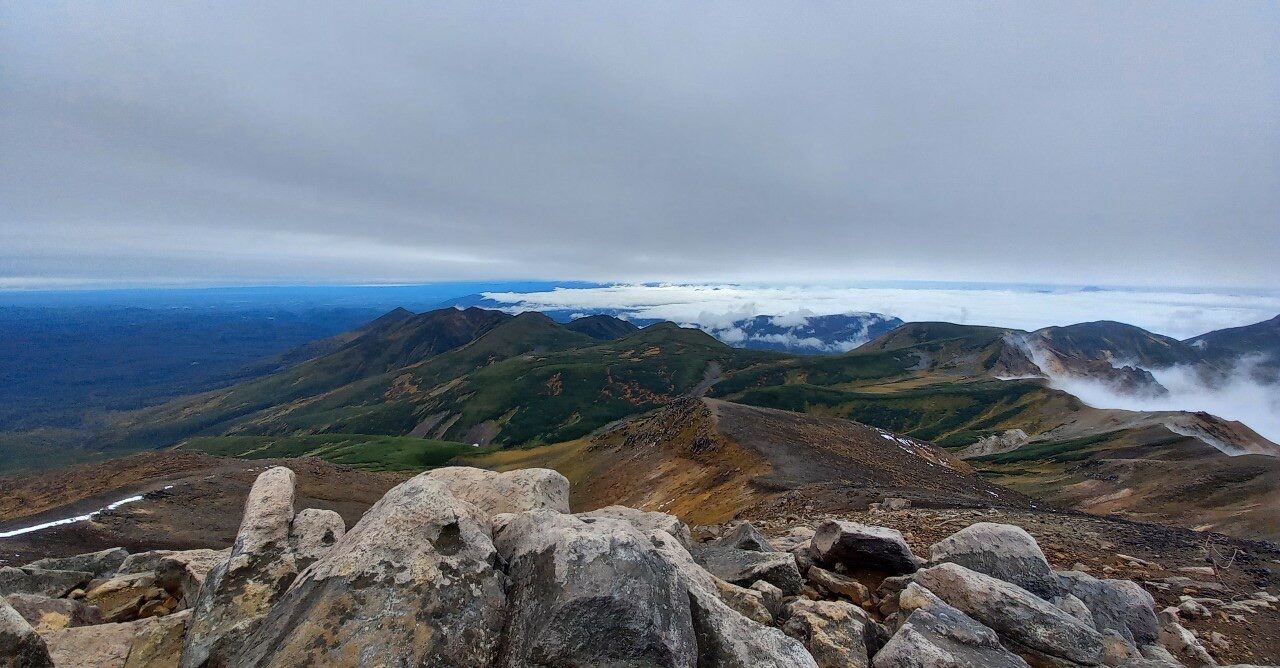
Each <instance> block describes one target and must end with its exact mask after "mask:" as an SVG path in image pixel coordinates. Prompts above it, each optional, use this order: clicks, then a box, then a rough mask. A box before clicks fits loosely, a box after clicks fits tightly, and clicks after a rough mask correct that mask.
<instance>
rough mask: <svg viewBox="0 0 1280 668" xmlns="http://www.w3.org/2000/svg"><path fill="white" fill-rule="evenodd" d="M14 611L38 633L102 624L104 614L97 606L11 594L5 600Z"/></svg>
mask: <svg viewBox="0 0 1280 668" xmlns="http://www.w3.org/2000/svg"><path fill="white" fill-rule="evenodd" d="M4 600H5V601H7V602H8V603H9V605H11V606H13V609H14V610H16V611H17V612H18V614H20V615H22V618H23V619H25V620H27V623H28V624H31V626H32V627H33V628H35V630H36V632H37V633H43V632H45V631H53V630H55V629H65V628H68V627H72V626H90V625H93V624H101V623H102V612H101V611H99V610H98V608H97V606H93V605H86V604H85V603H84V602H83V601H75V600H72V599H69V598H49V597H48V596H39V595H37V594H9V595H8V596H6V597H5V598H4Z"/></svg>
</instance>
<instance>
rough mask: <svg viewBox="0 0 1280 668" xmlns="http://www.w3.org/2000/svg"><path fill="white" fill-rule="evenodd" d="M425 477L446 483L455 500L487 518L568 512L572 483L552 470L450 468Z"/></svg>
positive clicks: (432, 472) (438, 470) (436, 470)
mask: <svg viewBox="0 0 1280 668" xmlns="http://www.w3.org/2000/svg"><path fill="white" fill-rule="evenodd" d="M424 475H426V476H428V477H430V478H431V479H433V480H436V481H439V482H441V483H444V485H445V486H446V487H447V488H448V489H449V491H450V492H451V493H452V494H453V496H454V498H456V499H458V500H460V501H465V502H467V503H470V504H471V505H473V506H475V507H476V508H477V509H478V510H479V511H480V512H481V513H483V514H484V515H486V516H488V517H492V516H494V515H498V514H501V513H518V512H522V511H525V510H538V509H542V508H545V509H547V510H554V511H556V512H560V513H567V512H569V480H568V479H567V478H565V477H564V476H562V475H560V474H559V473H557V472H555V471H552V470H551V469H519V470H516V471H507V472H506V473H495V472H494V471H486V470H484V469H477V468H471V467H467V466H447V467H445V468H440V469H435V470H433V471H431V472H430V473H426V474H424Z"/></svg>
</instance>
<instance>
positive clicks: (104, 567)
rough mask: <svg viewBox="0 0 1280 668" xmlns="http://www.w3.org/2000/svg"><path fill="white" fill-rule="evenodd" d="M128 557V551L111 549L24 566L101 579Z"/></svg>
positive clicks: (41, 560)
mask: <svg viewBox="0 0 1280 668" xmlns="http://www.w3.org/2000/svg"><path fill="white" fill-rule="evenodd" d="M128 557H129V551H128V550H126V549H124V548H122V547H113V548H109V549H106V550H102V551H100V552H90V553H88V554H77V555H75V556H72V557H51V558H48V559H40V560H39V561H33V562H31V563H29V564H27V565H26V568H38V569H40V570H45V571H84V572H88V573H92V574H93V577H95V578H101V577H106V576H108V575H111V574H114V573H115V572H116V569H118V568H120V565H121V564H123V563H124V560H125V559H127V558H128Z"/></svg>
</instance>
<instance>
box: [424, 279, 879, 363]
mask: <svg viewBox="0 0 1280 668" xmlns="http://www.w3.org/2000/svg"><path fill="white" fill-rule="evenodd" d="M442 306H455V307H458V308H469V307H480V308H486V309H500V310H505V311H513V310H515V309H516V308H517V307H518V304H517V303H515V302H505V301H499V300H496V299H493V298H491V297H486V296H484V295H480V294H476V295H467V296H465V297H459V298H457V299H452V300H449V301H447V302H445V303H444V304H442ZM540 313H542V314H544V315H546V316H548V317H550V318H552V319H553V320H555V321H556V322H560V323H570V322H574V321H575V320H578V319H584V318H585V317H586V316H610V317H612V318H613V319H615V320H622V321H625V322H628V323H631V324H632V325H634V326H635V327H634V328H635V329H638V328H640V327H646V326H648V325H652V324H654V323H657V322H661V320H657V319H654V318H645V317H638V316H637V315H636V314H635V313H634V312H633V311H630V310H628V309H621V308H585V309H551V310H543V311H540ZM679 324H680V325H681V326H684V327H697V328H699V329H701V330H703V331H705V332H707V333H708V334H710V335H712V336H714V337H716V338H717V339H720V340H721V341H724V342H725V343H727V344H729V345H731V346H733V347H735V348H748V349H751V350H776V351H780V352H791V353H801V354H820V353H843V352H848V351H850V350H853V349H854V348H857V347H858V346H860V345H862V344H864V343H866V342H868V341H870V340H871V339H874V338H876V337H877V336H880V335H881V334H885V333H888V332H890V331H892V330H893V329H894V328H895V327H898V326H899V325H902V324H903V321H902V320H899V319H898V318H895V317H893V316H888V315H884V314H882V313H865V312H860V313H836V314H830V315H809V314H789V315H757V316H754V317H750V318H741V319H738V320H735V321H733V322H730V323H728V324H716V325H707V324H703V323H694V322H690V323H679Z"/></svg>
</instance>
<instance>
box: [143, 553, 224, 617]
mask: <svg viewBox="0 0 1280 668" xmlns="http://www.w3.org/2000/svg"><path fill="white" fill-rule="evenodd" d="M230 556H231V550H230V548H228V549H225V550H208V549H197V550H177V551H172V552H166V553H165V556H163V557H160V558H158V559H156V560H155V561H154V564H155V566H154V572H155V574H156V584H158V585H160V586H161V587H162V588H164V590H165V591H167V592H169V593H170V594H172V595H173V596H174V598H176V599H178V602H179V604H180V606H181V607H183V608H190V607H192V606H194V605H195V603H196V598H197V597H198V596H199V594H200V587H201V586H203V585H204V581H205V578H206V577H208V575H209V573H210V572H211V571H212V570H213V569H214V568H215V567H216V566H217V565H218V564H220V563H222V562H223V561H226V560H227V559H228V558H229V557H230Z"/></svg>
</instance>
